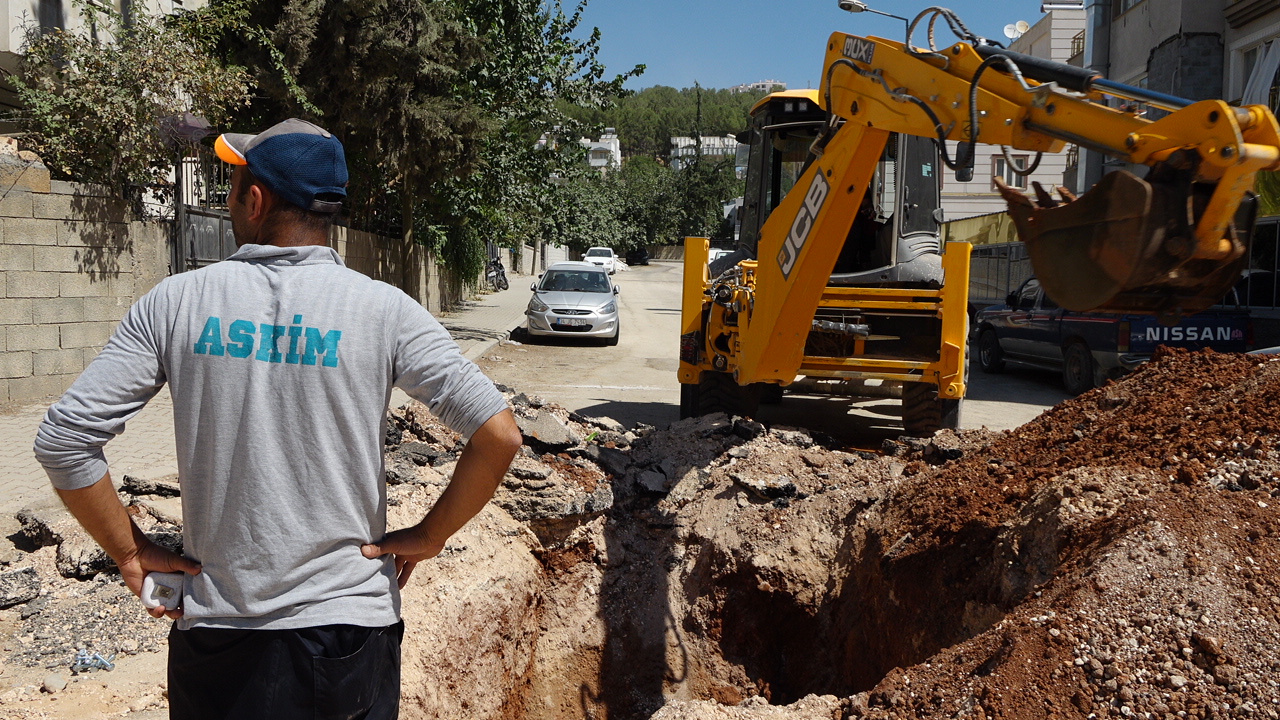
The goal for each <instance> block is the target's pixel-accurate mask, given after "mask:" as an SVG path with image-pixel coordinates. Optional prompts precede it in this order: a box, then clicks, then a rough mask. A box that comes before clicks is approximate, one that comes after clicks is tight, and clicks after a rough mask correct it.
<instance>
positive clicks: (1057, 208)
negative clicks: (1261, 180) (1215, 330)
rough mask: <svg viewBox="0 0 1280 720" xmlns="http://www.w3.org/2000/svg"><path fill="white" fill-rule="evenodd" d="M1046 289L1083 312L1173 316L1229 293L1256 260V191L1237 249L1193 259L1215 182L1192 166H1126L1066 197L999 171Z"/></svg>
mask: <svg viewBox="0 0 1280 720" xmlns="http://www.w3.org/2000/svg"><path fill="white" fill-rule="evenodd" d="M996 182H997V185H998V186H999V189H1000V194H1001V195H1002V196H1003V197H1004V199H1005V201H1006V202H1007V203H1008V205H1009V215H1010V216H1011V217H1012V218H1013V222H1014V225H1015V226H1016V228H1017V230H1018V236H1019V238H1020V239H1021V240H1022V242H1023V243H1025V244H1026V246H1027V254H1028V255H1029V256H1030V258H1031V265H1032V268H1033V269H1034V271H1035V274H1036V276H1037V277H1038V278H1039V279H1040V284H1041V287H1043V288H1044V291H1045V293H1047V294H1048V295H1049V297H1050V298H1052V299H1053V300H1054V302H1056V303H1058V305H1060V306H1061V307H1064V308H1066V309H1068V310H1075V311H1079V312H1088V311H1093V312H1105V313H1142V314H1148V315H1159V316H1161V318H1162V319H1163V320H1165V321H1168V322H1173V321H1176V319H1177V318H1178V317H1181V316H1182V315H1191V314H1194V313H1197V312H1200V311H1202V310H1205V309H1207V308H1208V307H1210V306H1211V305H1215V304H1217V303H1219V302H1221V301H1222V298H1223V296H1224V295H1226V294H1227V292H1229V291H1230V289H1231V287H1232V285H1233V284H1234V283H1235V282H1236V280H1238V279H1239V277H1240V270H1241V268H1242V267H1243V266H1244V264H1245V262H1246V261H1247V253H1246V250H1247V247H1248V235H1249V233H1251V232H1252V229H1253V216H1254V212H1255V208H1256V205H1257V203H1256V199H1255V198H1253V197H1252V196H1250V197H1248V198H1246V199H1245V201H1244V202H1242V203H1241V208H1240V211H1239V212H1237V213H1236V216H1235V223H1234V225H1233V226H1232V227H1231V228H1230V229H1229V237H1228V238H1227V239H1228V240H1229V241H1230V243H1231V251H1230V255H1229V256H1228V258H1227V259H1226V261H1224V260H1222V259H1217V260H1207V259H1198V258H1195V257H1194V253H1195V250H1196V237H1195V221H1196V219H1197V218H1198V217H1199V215H1200V211H1202V210H1203V208H1204V206H1205V204H1207V202H1208V199H1209V196H1210V195H1212V191H1213V187H1212V186H1211V185H1208V184H1205V183H1197V182H1194V172H1193V171H1192V170H1191V169H1185V168H1184V169H1179V168H1174V167H1172V166H1170V165H1167V164H1159V165H1155V166H1153V167H1152V169H1151V172H1150V173H1149V174H1148V175H1147V178H1146V179H1142V178H1139V177H1137V176H1135V175H1133V174H1132V173H1129V172H1126V171H1123V170H1120V171H1116V172H1112V173H1109V174H1107V175H1105V176H1104V177H1103V179H1102V181H1101V182H1099V183H1098V184H1097V185H1095V186H1094V187H1093V188H1092V189H1091V190H1089V192H1087V193H1085V194H1084V195H1082V196H1080V197H1079V198H1078V199H1077V198H1075V197H1073V196H1072V195H1071V194H1070V193H1069V192H1067V191H1066V190H1065V188H1059V192H1060V193H1061V195H1062V198H1063V202H1058V201H1056V200H1054V199H1053V198H1052V197H1050V195H1049V194H1048V193H1047V192H1045V191H1044V189H1043V188H1041V187H1040V185H1039V184H1038V183H1036V184H1035V191H1036V196H1037V197H1036V200H1035V201H1034V202H1033V201H1032V199H1031V198H1028V197H1027V196H1026V195H1024V194H1023V193H1021V192H1019V191H1018V190H1015V189H1013V188H1010V187H1009V186H1007V185H1005V184H1004V183H1002V182H1000V181H999V179H997V181H996Z"/></svg>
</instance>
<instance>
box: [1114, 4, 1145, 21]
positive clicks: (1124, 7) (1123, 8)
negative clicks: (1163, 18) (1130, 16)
mask: <svg viewBox="0 0 1280 720" xmlns="http://www.w3.org/2000/svg"><path fill="white" fill-rule="evenodd" d="M1140 2H1142V0H1115V9H1116V17H1119V16H1121V15H1123V14H1125V13H1127V12H1129V10H1130V9H1131V8H1132V7H1133V6H1134V5H1137V4H1138V3H1140Z"/></svg>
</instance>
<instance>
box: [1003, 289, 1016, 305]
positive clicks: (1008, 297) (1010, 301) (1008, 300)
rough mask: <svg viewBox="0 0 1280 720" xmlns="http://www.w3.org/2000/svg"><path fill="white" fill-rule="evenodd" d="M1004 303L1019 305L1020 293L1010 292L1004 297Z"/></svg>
mask: <svg viewBox="0 0 1280 720" xmlns="http://www.w3.org/2000/svg"><path fill="white" fill-rule="evenodd" d="M1004 304H1005V305H1008V306H1009V307H1011V308H1016V307H1018V293H1009V294H1008V295H1006V296H1005V298H1004Z"/></svg>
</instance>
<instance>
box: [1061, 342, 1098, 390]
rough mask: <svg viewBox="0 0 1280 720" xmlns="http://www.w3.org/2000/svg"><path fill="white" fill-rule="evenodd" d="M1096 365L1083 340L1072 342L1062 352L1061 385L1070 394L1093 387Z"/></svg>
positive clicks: (1096, 370) (1096, 372)
mask: <svg viewBox="0 0 1280 720" xmlns="http://www.w3.org/2000/svg"><path fill="white" fill-rule="evenodd" d="M1097 374H1098V366H1097V364H1096V363H1095V362H1094V361H1093V353H1091V352H1089V346H1088V345H1085V344H1084V343H1083V342H1073V343H1071V344H1070V345H1068V346H1067V347H1066V349H1065V350H1064V351H1063V352H1062V386H1063V387H1064V388H1066V390H1067V392H1069V393H1071V394H1072V395H1079V394H1081V393H1085V392H1088V391H1090V390H1092V389H1093V387H1094V381H1095V380H1096V378H1097Z"/></svg>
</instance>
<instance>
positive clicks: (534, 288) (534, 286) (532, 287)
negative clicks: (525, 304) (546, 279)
mask: <svg viewBox="0 0 1280 720" xmlns="http://www.w3.org/2000/svg"><path fill="white" fill-rule="evenodd" d="M529 289H530V290H532V291H534V292H538V283H529Z"/></svg>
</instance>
